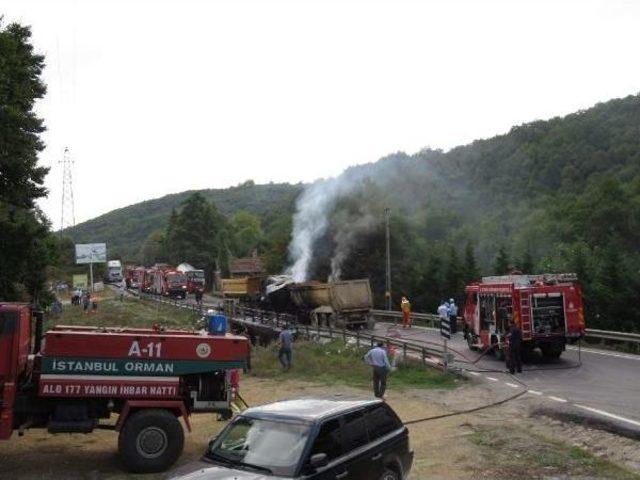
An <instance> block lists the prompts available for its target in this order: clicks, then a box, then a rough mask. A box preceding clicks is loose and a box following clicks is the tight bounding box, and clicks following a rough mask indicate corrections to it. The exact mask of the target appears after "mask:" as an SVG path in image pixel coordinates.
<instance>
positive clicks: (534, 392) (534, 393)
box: [527, 390, 542, 395]
mask: <svg viewBox="0 0 640 480" xmlns="http://www.w3.org/2000/svg"><path fill="white" fill-rule="evenodd" d="M527 393H530V394H532V395H542V392H539V391H537V390H527Z"/></svg>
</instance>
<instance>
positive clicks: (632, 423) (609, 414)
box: [573, 403, 640, 427]
mask: <svg viewBox="0 0 640 480" xmlns="http://www.w3.org/2000/svg"><path fill="white" fill-rule="evenodd" d="M573 405H574V406H576V407H578V408H582V409H583V410H587V411H589V412H593V413H597V414H599V415H603V416H605V417H609V418H613V419H615V420H620V421H621V422H626V423H630V424H631V425H635V426H636V427H640V422H637V421H635V420H631V419H630V418H625V417H621V416H620V415H615V414H613V413H609V412H605V411H604V410H598V409H597V408H591V407H586V406H584V405H578V404H577V403H574V404H573Z"/></svg>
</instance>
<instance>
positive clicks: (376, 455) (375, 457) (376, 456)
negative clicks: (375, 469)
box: [371, 453, 382, 462]
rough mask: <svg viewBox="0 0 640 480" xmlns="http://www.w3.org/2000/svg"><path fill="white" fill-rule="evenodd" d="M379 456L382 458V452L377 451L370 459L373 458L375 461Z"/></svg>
mask: <svg viewBox="0 0 640 480" xmlns="http://www.w3.org/2000/svg"><path fill="white" fill-rule="evenodd" d="M381 458H382V454H381V453H377V454H375V455H374V456H373V457H371V460H373V461H374V462H377V461H378V460H380V459H381Z"/></svg>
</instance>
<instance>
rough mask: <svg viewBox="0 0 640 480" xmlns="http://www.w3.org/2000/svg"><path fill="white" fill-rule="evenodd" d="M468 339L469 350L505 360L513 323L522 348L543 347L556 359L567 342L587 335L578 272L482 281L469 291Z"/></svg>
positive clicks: (545, 351)
mask: <svg viewBox="0 0 640 480" xmlns="http://www.w3.org/2000/svg"><path fill="white" fill-rule="evenodd" d="M465 292H466V303H465V307H464V323H465V324H464V336H465V339H466V340H467V343H468V344H469V348H471V349H483V350H484V349H487V348H489V347H491V346H494V348H493V353H494V354H495V355H496V356H497V357H498V358H504V351H505V349H506V348H508V345H507V341H506V334H507V332H508V330H509V324H510V322H511V320H512V319H513V320H514V322H515V324H516V325H518V326H520V328H521V330H522V339H523V344H522V347H523V350H525V351H526V350H533V349H534V348H540V350H541V352H542V355H543V356H545V357H548V358H558V357H560V355H561V354H562V352H563V351H564V350H565V345H566V343H567V342H569V343H574V342H576V341H577V340H578V339H579V338H581V337H583V336H584V329H585V324H584V312H583V305H582V288H581V286H580V284H579V283H578V281H577V278H576V275H575V274H571V273H569V274H567V273H565V274H544V275H504V276H496V277H484V278H483V279H482V282H479V283H472V284H470V285H468V286H467V287H466V289H465Z"/></svg>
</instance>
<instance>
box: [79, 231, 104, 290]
mask: <svg viewBox="0 0 640 480" xmlns="http://www.w3.org/2000/svg"><path fill="white" fill-rule="evenodd" d="M106 262H107V244H106V243H77V244H76V263H78V264H80V263H88V264H89V277H90V282H91V287H90V288H91V293H93V264H94V263H106Z"/></svg>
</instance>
